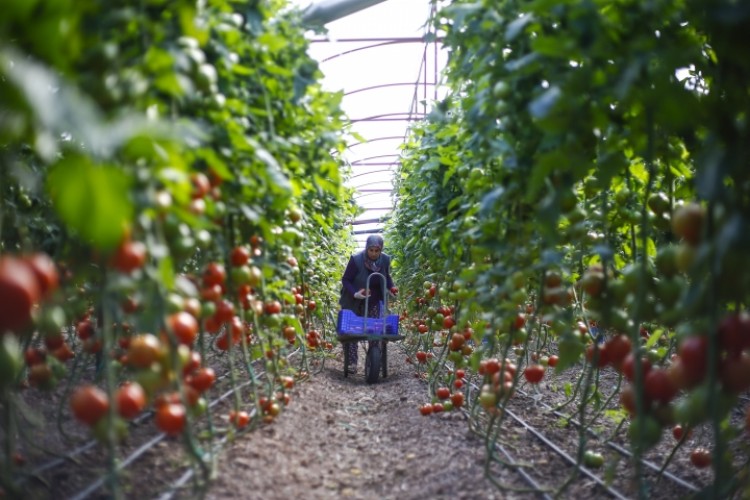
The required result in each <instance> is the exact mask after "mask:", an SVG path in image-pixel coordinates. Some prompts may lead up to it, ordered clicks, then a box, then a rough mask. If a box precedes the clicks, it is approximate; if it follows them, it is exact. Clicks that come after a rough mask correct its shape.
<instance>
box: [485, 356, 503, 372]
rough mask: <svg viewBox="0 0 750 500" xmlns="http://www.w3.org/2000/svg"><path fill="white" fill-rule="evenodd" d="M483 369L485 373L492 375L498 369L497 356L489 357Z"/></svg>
mask: <svg viewBox="0 0 750 500" xmlns="http://www.w3.org/2000/svg"><path fill="white" fill-rule="evenodd" d="M484 370H485V372H486V373H487V374H489V375H493V374H495V373H498V372H499V371H500V361H499V360H498V359H497V358H490V359H488V360H487V363H486V364H485V367H484Z"/></svg>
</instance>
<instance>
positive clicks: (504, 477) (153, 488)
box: [0, 343, 750, 500]
mask: <svg viewBox="0 0 750 500" xmlns="http://www.w3.org/2000/svg"><path fill="white" fill-rule="evenodd" d="M403 347H404V346H403V345H402V344H400V343H391V344H389V356H388V371H389V375H388V377H387V378H386V379H381V380H380V381H379V382H378V383H377V384H371V385H370V384H367V383H366V382H365V380H364V376H363V373H362V364H363V363H362V361H363V360H362V359H361V360H360V367H359V368H360V371H359V373H357V374H356V375H350V376H349V377H344V375H343V355H342V351H341V348H340V346H338V345H337V346H336V347H335V348H334V351H333V356H332V358H330V359H327V360H326V361H325V363H324V364H322V365H318V366H317V367H315V366H314V367H313V368H314V370H313V371H314V372H315V373H314V374H313V375H312V376H311V377H310V378H309V379H308V380H307V381H305V382H301V383H298V384H297V385H296V386H295V387H294V389H293V390H292V391H291V402H290V404H289V406H287V407H286V408H285V409H284V410H283V411H282V413H281V414H280V415H279V416H278V418H276V419H275V421H273V422H272V423H269V424H261V425H260V427H258V428H256V429H253V430H251V431H249V432H246V433H243V434H240V435H237V436H235V438H234V439H233V440H232V441H231V442H229V443H228V444H226V445H225V446H223V448H222V449H221V451H220V452H219V453H218V454H217V470H216V474H215V477H214V479H213V480H212V482H211V483H210V484H209V487H208V491H207V493H206V496H207V498H209V499H211V500H220V499H233V498H242V499H268V500H274V499H290V498H297V499H305V500H307V499H312V500H316V499H338V498H352V499H365V500H367V499H399V500H400V499H418V498H419V499H422V498H430V499H480V498H481V499H506V498H507V499H516V498H518V499H526V498H540V497H541V496H542V495H540V494H539V493H538V492H537V493H531V492H529V491H528V489H529V486H528V485H527V483H526V482H524V480H523V479H522V477H521V475H520V474H519V472H518V467H514V466H510V465H508V464H511V463H512V464H520V466H521V469H522V470H523V471H525V472H527V473H528V474H529V475H531V476H532V477H533V478H534V479H535V480H536V482H537V483H538V484H539V486H540V487H542V488H544V489H545V491H546V492H548V493H549V494H550V495H554V493H555V492H556V491H557V490H558V488H560V486H561V485H563V484H564V483H566V481H568V480H570V484H569V485H568V487H567V488H566V489H565V490H564V492H563V493H562V494H561V495H560V498H607V497H609V496H611V495H610V494H609V493H608V492H606V491H605V489H603V488H602V487H601V486H597V485H596V484H595V483H594V481H593V480H592V479H590V478H588V477H585V476H583V475H581V474H578V473H574V472H573V471H574V469H572V468H571V467H570V465H569V464H567V463H566V462H565V461H564V460H563V459H562V458H560V456H559V455H558V454H556V453H555V452H554V451H553V450H552V449H551V448H550V447H549V446H548V445H546V444H544V443H542V442H541V441H540V440H539V439H538V437H536V436H535V435H534V434H533V432H532V430H530V429H529V427H526V426H524V425H522V424H520V423H518V422H516V421H514V420H513V419H512V418H510V412H508V413H507V414H506V418H505V419H504V420H503V421H502V423H501V425H500V426H499V427H496V429H498V431H497V433H496V437H497V442H498V443H499V444H500V445H501V446H502V448H503V450H504V451H505V452H507V453H508V455H503V454H501V453H496V454H495V455H496V457H497V458H496V459H495V460H493V461H490V462H489V463H490V465H489V466H486V463H487V460H486V457H487V456H488V448H487V446H486V444H485V440H484V439H483V438H482V437H480V436H479V435H477V434H475V433H473V432H471V430H470V424H469V422H470V421H469V419H468V418H467V417H466V415H465V414H464V413H462V412H459V411H452V412H444V413H439V414H432V415H429V416H422V415H421V414H420V412H419V410H418V408H419V406H420V405H422V404H424V403H427V402H430V401H429V396H428V391H427V386H426V383H425V382H424V381H423V380H422V379H421V378H418V377H415V372H416V367H415V366H414V365H412V364H409V363H407V362H406V354H405V353H404V352H403V350H402V349H403ZM360 358H363V353H362V351H361V352H360ZM214 361H221V360H214ZM582 369H583V366H580V365H579V366H576V367H572V368H570V369H568V370H566V371H565V372H563V373H562V374H560V375H556V374H554V373H553V372H552V371H551V370H550V371H548V373H547V375H545V378H544V380H543V381H542V383H541V384H539V385H538V386H537V387H536V388H532V387H530V386H529V385H528V384H522V385H521V386H520V387H519V390H518V391H517V393H516V395H515V396H514V397H513V398H512V399H511V400H510V402H509V406H508V409H509V410H510V411H511V412H513V414H515V415H517V416H518V417H519V418H521V419H522V420H523V421H524V422H526V425H527V426H532V427H533V428H534V429H536V430H538V431H540V432H542V433H543V434H544V435H545V436H546V437H547V438H549V439H550V440H552V441H553V442H554V444H555V445H556V446H557V447H558V448H560V449H562V450H564V451H566V452H567V453H569V454H571V455H573V456H575V453H576V450H577V449H578V443H579V439H580V435H579V433H578V430H577V428H576V427H575V426H573V425H570V423H568V422H566V421H565V419H564V418H562V417H561V413H559V414H555V413H552V412H551V411H550V409H549V408H550V407H551V406H556V405H560V404H562V403H564V402H565V400H566V399H568V396H567V395H566V391H565V390H564V389H565V386H566V385H567V384H571V385H572V384H575V381H576V380H577V377H578V376H579V375H580V373H581V370H582ZM617 380H618V378H617V375H616V374H615V372H613V371H612V370H610V369H604V370H602V372H601V374H600V390H601V393H602V395H603V396H604V398H606V397H607V396H608V395H609V394H612V393H613V392H615V391H616V389H617ZM471 387H472V384H468V385H467V386H465V387H464V390H465V391H466V392H467V394H468V392H469V391H470V390H472V389H471ZM228 388H229V381H228V379H223V380H220V381H218V382H217V386H216V387H215V390H214V391H213V395H214V397H216V395H219V394H224V393H225V392H226V390H227V389H228ZM474 390H475V389H474ZM61 392H62V391H61V390H58V391H54V392H52V393H49V392H42V391H39V390H37V389H29V390H27V391H25V392H24V393H23V395H24V396H23V397H24V399H25V400H26V402H27V403H28V405H29V407H30V408H33V409H34V410H35V411H36V412H37V415H38V417H40V418H41V419H43V422H44V423H43V424H42V425H41V426H39V427H35V426H32V425H31V423H29V425H27V426H25V427H24V428H25V432H27V433H28V435H29V436H30V437H31V439H32V441H33V442H34V444H35V446H39V447H41V448H44V450H45V451H44V453H42V452H41V450H36V449H34V448H31V447H26V448H25V449H23V450H22V451H23V452H24V454H25V455H26V460H27V463H26V464H25V465H23V466H21V467H20V469H19V472H20V473H21V474H24V473H26V474H28V473H30V472H31V471H39V470H40V469H39V466H40V465H41V464H44V463H45V462H48V461H49V460H50V455H49V452H50V451H53V452H57V453H60V454H65V453H70V451H71V450H73V449H76V448H78V447H80V446H81V445H82V444H83V443H85V442H87V441H88V440H89V439H90V436H89V434H88V433H87V431H86V429H85V428H84V427H83V426H82V425H81V424H78V423H75V422H70V421H66V418H68V419H69V418H70V417H69V415H68V414H67V413H68V412H67V411H63V414H62V417H63V421H62V422H61V424H60V425H61V428H64V429H66V430H67V434H68V437H67V438H65V439H63V438H61V437H60V434H59V433H58V432H57V431H56V429H55V424H54V422H55V421H56V413H57V412H56V409H57V408H58V402H59V401H60V399H61V398H63V397H64V396H63V395H62V394H61ZM242 397H243V400H247V399H246V398H248V397H249V394H243V396H242ZM467 399H468V398H467ZM231 400H232V398H226V399H224V400H223V401H222V402H220V403H218V404H217V405H216V407H215V408H214V415H215V425H216V427H217V429H218V430H219V431H220V432H223V431H224V430H226V429H227V428H228V424H227V422H226V420H227V417H226V415H227V413H228V411H229V404H230V402H231ZM748 404H750V399H748V398H747V395H743V396H742V397H740V400H739V403H738V406H737V407H736V408H735V409H734V410H733V416H734V419H741V418H744V412H745V411H746V408H747V406H748ZM66 406H67V405H65V404H63V406H62V407H63V409H65V408H66ZM576 406H577V405H575V404H572V405H570V406H568V407H564V408H562V409H561V411H562V412H563V413H565V412H569V411H573V409H574V408H575V407H576ZM607 407H608V408H609V409H610V410H612V411H613V412H614V413H612V414H610V415H609V416H607V415H604V416H603V417H601V418H599V419H597V421H596V422H595V423H594V424H593V425H590V426H589V427H590V430H592V431H595V432H597V433H598V434H599V435H601V436H605V437H612V440H613V441H614V442H615V443H617V444H620V445H621V446H622V447H625V448H629V443H628V439H627V432H626V431H627V423H626V424H625V425H624V426H623V428H622V429H620V430H619V431H618V430H617V420H616V419H615V418H614V417H615V416H616V415H617V413H616V410H617V409H618V408H619V403H618V399H617V397H614V398H613V399H612V401H611V402H610V403H609V404H608V406H607ZM476 414H477V416H478V420H479V421H480V422H481V421H486V418H487V416H486V415H485V414H484V411H483V410H481V409H478V408H477V412H476ZM141 420H142V421H141V422H140V423H138V424H135V425H132V426H131V433H130V437H129V438H128V440H127V441H126V442H125V443H124V444H123V445H122V447H121V448H120V450H119V452H118V454H119V457H120V460H121V461H123V460H125V459H126V457H128V456H129V455H130V454H131V453H132V452H133V451H134V450H136V449H139V448H141V447H142V445H143V444H144V443H150V442H152V440H154V439H155V438H157V439H158V434H159V433H158V432H157V431H156V429H155V427H154V425H153V422H152V421H151V419H150V417H148V416H147V415H145V416H144V417H143V419H141ZM712 436H713V435H712V431H711V429H710V428H709V427H708V426H703V427H699V428H696V429H694V430H693V433H692V435H691V437H690V438H689V439H688V440H687V441H686V443H685V444H684V446H683V447H682V448H680V449H679V450H677V452H676V453H675V455H674V458H673V459H672V460H671V463H670V465H669V467H668V468H667V471H668V472H671V473H672V474H674V475H676V476H678V477H679V478H680V479H682V480H683V481H686V482H688V483H690V484H691V485H693V486H695V487H697V488H701V487H703V486H704V485H706V484H710V482H711V480H712V472H711V469H710V468H708V469H702V470H699V469H696V468H695V467H693V466H692V465H691V464H690V461H689V455H690V451H691V450H692V449H693V448H695V447H698V446H705V447H708V448H710V446H711V443H712ZM675 443H676V441H675V440H674V439H673V438H672V436H671V432H670V430H669V429H668V428H667V429H665V430H664V432H663V435H662V439H661V441H660V442H659V444H658V445H657V446H656V447H655V448H653V449H652V450H650V451H649V452H648V453H647V454H646V457H645V458H646V459H648V460H650V461H651V462H653V463H654V464H657V467H658V466H660V465H661V464H662V463H663V461H664V459H665V457H667V456H668V455H669V454H670V452H672V449H673V447H674V445H675ZM734 443H735V446H734V448H733V450H732V452H733V455H734V458H735V461H736V463H737V464H738V465H739V468H740V470H742V465H741V464H742V463H745V464H746V463H747V439H746V436H742V437H740V438H739V439H737V440H735V442H734ZM586 447H587V449H591V450H593V451H598V452H601V453H602V454H603V455H604V458H605V464H604V466H603V467H602V468H601V469H599V470H595V471H593V472H596V473H597V474H598V475H599V476H602V477H604V478H605V479H606V481H607V484H608V485H611V486H612V487H613V488H616V489H617V491H618V492H620V493H621V494H622V496H623V498H637V497H638V494H637V491H638V490H637V485H635V484H634V483H633V480H632V477H633V465H632V463H631V462H630V461H629V459H628V458H626V457H623V456H621V455H620V454H618V453H617V452H616V451H614V449H613V448H612V447H610V446H607V445H605V444H604V443H603V442H602V441H597V440H595V439H594V438H588V441H587V445H586ZM144 449H145V452H144V453H143V454H142V456H140V457H139V458H138V459H137V460H136V461H134V462H133V463H132V464H129V466H128V468H127V470H126V471H125V472H123V473H122V479H123V483H124V486H123V488H122V493H123V496H124V497H125V498H160V499H162V498H170V497H169V496H163V494H164V493H165V491H170V489H171V488H172V485H173V484H174V483H175V481H176V480H177V479H178V478H179V477H180V476H181V475H182V474H183V473H184V471H185V470H186V465H187V464H188V463H189V460H188V458H187V456H186V453H185V451H184V448H183V446H182V442H181V440H180V439H179V438H163V439H161V440H158V441H157V442H156V444H154V445H149V446H147V447H144ZM105 470H106V449H105V447H104V446H101V445H95V446H93V447H90V448H87V449H86V451H85V452H83V453H81V454H79V455H76V456H75V457H73V459H68V460H64V461H61V463H60V464H58V466H56V467H55V468H54V469H49V470H44V471H43V472H41V471H40V472H39V473H38V474H37V475H35V476H28V477H27V479H25V480H24V482H23V483H22V484H23V488H24V491H23V494H22V495H21V496H20V497H19V498H24V499H28V498H32V499H36V498H43V499H46V498H111V497H112V495H111V493H109V492H107V491H106V490H105V488H99V489H97V490H93V491H92V492H91V493H87V494H86V495H81V493H82V492H85V491H86V490H87V488H88V485H90V484H91V482H92V481H96V480H97V479H99V478H102V477H103V475H104V471H105ZM485 471H487V472H488V474H485ZM488 477H491V478H492V480H490V479H488ZM646 479H647V481H646V483H645V484H646V487H647V488H648V490H647V494H648V497H649V498H656V499H673V498H689V497H690V496H692V495H693V493H694V492H692V491H691V490H689V489H686V488H685V487H684V486H680V485H678V484H675V483H674V482H673V481H670V480H667V479H664V478H663V479H662V480H660V481H657V480H656V479H655V474H654V473H653V472H647V474H646ZM745 481H747V478H745ZM495 483H497V484H499V485H500V487H498V486H496V484H495ZM1 496H2V495H0V497H1ZM6 496H7V495H6ZM175 496H176V497H178V498H185V499H188V498H189V499H193V498H196V497H197V496H199V495H198V493H197V492H196V491H195V490H194V489H192V483H191V482H190V481H188V482H187V485H186V486H185V488H184V489H182V490H179V491H178V492H177V493H176V495H175Z"/></svg>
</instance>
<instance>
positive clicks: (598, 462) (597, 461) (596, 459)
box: [583, 450, 604, 469]
mask: <svg viewBox="0 0 750 500" xmlns="http://www.w3.org/2000/svg"><path fill="white" fill-rule="evenodd" d="M583 464H584V465H585V466H586V467H590V468H592V469H598V468H599V467H601V466H602V465H604V457H603V456H602V454H601V453H597V452H595V451H591V450H586V451H585V452H584V454H583Z"/></svg>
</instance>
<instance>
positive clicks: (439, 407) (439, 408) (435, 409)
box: [432, 403, 445, 413]
mask: <svg viewBox="0 0 750 500" xmlns="http://www.w3.org/2000/svg"><path fill="white" fill-rule="evenodd" d="M444 410H445V407H444V406H443V403H433V404H432V413H441V412H443V411H444Z"/></svg>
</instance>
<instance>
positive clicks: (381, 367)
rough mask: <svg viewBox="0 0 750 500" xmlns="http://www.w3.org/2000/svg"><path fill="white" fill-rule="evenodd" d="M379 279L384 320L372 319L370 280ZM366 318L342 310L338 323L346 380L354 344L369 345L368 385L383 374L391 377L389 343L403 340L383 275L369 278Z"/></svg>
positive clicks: (381, 317) (367, 350)
mask: <svg viewBox="0 0 750 500" xmlns="http://www.w3.org/2000/svg"><path fill="white" fill-rule="evenodd" d="M373 276H379V277H380V278H381V279H382V280H383V291H384V292H385V293H384V302H381V303H380V308H379V309H380V317H379V318H368V317H367V313H368V311H369V300H370V293H369V292H370V278H372V277H373ZM365 295H366V297H365V315H364V316H358V315H357V314H355V313H354V311H350V310H349V309H342V310H340V311H339V315H338V320H337V322H336V333H338V336H337V338H338V341H339V342H341V345H342V346H343V348H344V377H348V376H349V349H347V347H348V345H349V343H351V342H363V341H365V342H366V347H365V380H366V381H367V383H368V384H374V383H375V382H377V381H378V378H379V377H380V374H381V373H382V375H383V378H386V377H387V376H388V342H391V341H394V340H403V339H404V337H403V336H401V335H399V334H398V319H399V318H398V314H388V297H387V292H386V278H385V276H384V275H382V274H381V273H372V274H370V275H369V276H368V277H367V282H366V288H365Z"/></svg>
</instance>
